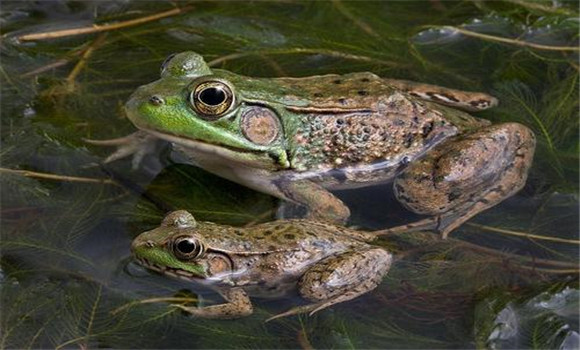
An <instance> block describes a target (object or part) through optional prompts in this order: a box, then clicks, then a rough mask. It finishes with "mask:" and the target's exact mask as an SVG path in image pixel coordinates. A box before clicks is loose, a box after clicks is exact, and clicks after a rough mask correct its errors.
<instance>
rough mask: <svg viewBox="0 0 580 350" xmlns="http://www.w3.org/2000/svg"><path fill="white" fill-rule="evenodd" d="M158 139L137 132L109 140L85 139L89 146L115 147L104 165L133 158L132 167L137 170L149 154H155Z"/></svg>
mask: <svg viewBox="0 0 580 350" xmlns="http://www.w3.org/2000/svg"><path fill="white" fill-rule="evenodd" d="M156 140H157V139H156V138H155V137H154V136H152V135H149V134H147V133H145V132H143V131H137V132H135V133H132V134H130V135H127V136H124V137H119V138H116V139H109V140H92V139H86V138H83V141H85V142H86V143H88V144H91V145H96V146H113V147H117V150H116V151H115V152H113V153H112V154H111V155H109V156H108V157H107V158H105V160H104V161H103V163H104V164H107V163H111V162H114V161H116V160H119V159H123V158H126V157H129V156H132V160H131V165H132V168H133V169H136V168H138V167H139V165H140V164H141V161H142V160H143V158H144V157H145V155H146V154H148V153H153V151H154V149H155V144H156V142H155V141H156Z"/></svg>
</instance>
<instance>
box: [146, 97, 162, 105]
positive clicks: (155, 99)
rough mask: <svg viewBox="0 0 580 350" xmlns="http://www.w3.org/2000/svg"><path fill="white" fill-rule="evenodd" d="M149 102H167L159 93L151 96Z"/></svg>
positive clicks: (156, 103)
mask: <svg viewBox="0 0 580 350" xmlns="http://www.w3.org/2000/svg"><path fill="white" fill-rule="evenodd" d="M149 103H151V104H152V105H154V106H161V105H162V104H164V103H165V100H163V99H162V98H161V97H159V96H157V95H153V96H151V97H150V98H149Z"/></svg>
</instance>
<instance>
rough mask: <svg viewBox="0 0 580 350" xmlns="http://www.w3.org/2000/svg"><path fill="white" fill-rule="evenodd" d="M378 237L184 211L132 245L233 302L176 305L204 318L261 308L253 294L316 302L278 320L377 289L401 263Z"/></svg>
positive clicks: (139, 254)
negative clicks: (199, 218)
mask: <svg viewBox="0 0 580 350" xmlns="http://www.w3.org/2000/svg"><path fill="white" fill-rule="evenodd" d="M375 238H376V235H373V234H372V233H365V232H360V231H356V230H350V229H347V228H344V227H339V226H334V225H331V224H326V223H320V222H315V221H310V220H300V219H295V220H280V221H274V222H269V223H265V224H260V225H256V226H253V227H250V228H236V227H231V226H223V225H217V224H213V223H209V222H196V221H195V219H194V218H193V216H192V215H191V214H190V213H188V212H187V211H184V210H180V211H175V212H172V213H170V214H168V215H167V216H166V217H165V219H164V220H163V222H162V224H161V226H160V227H158V228H155V229H153V230H151V231H148V232H144V233H142V234H140V235H139V236H137V237H136V238H135V239H134V240H133V243H132V246H131V250H132V252H133V255H134V256H135V258H136V259H137V260H138V261H139V262H140V263H141V264H142V265H143V266H145V267H146V268H149V269H151V270H154V271H157V272H160V273H162V274H165V275H169V276H173V277H177V278H181V279H185V280H187V281H195V282H198V283H202V284H205V285H208V286H210V287H211V288H213V289H215V290H216V291H218V292H219V293H220V294H221V295H222V296H223V298H224V299H225V300H226V302H225V303H223V304H218V305H211V306H205V307H186V306H179V305H175V306H176V307H179V308H181V309H183V310H185V311H187V312H188V313H190V314H192V315H194V316H197V317H203V318H236V317H242V316H248V315H250V314H251V313H252V311H253V307H252V303H251V301H250V297H249V295H256V296H262V297H276V296H280V295H283V294H285V293H287V292H289V291H292V290H298V293H299V294H300V295H301V296H302V297H303V298H304V299H306V300H308V301H310V302H311V303H310V304H307V305H303V306H298V307H295V308H293V309H290V310H289V311H287V312H284V313H282V314H279V315H276V316H274V317H272V318H271V319H274V318H277V317H282V316H289V315H294V314H298V313H305V312H308V313H310V314H312V313H315V312H317V311H319V310H322V309H324V308H326V307H329V306H331V305H334V304H337V303H341V302H344V301H347V300H351V299H354V298H356V297H358V296H360V295H362V294H364V293H367V292H369V291H371V290H373V289H375V288H376V287H377V285H378V284H379V283H380V282H381V280H382V278H383V277H384V276H385V275H386V274H387V272H388V271H389V268H390V266H391V262H392V260H393V257H392V255H391V254H390V253H389V252H387V251H386V250H384V249H383V248H379V247H377V246H372V245H370V244H369V243H368V242H370V241H372V240H374V239H375Z"/></svg>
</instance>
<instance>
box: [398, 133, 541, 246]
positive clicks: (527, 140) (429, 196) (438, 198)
mask: <svg viewBox="0 0 580 350" xmlns="http://www.w3.org/2000/svg"><path fill="white" fill-rule="evenodd" d="M534 148H535V137H534V134H533V133H532V132H531V131H530V130H529V129H528V128H527V127H525V126H523V125H521V124H517V123H505V124H498V125H492V126H490V127H487V128H485V129H483V130H480V131H478V132H475V133H473V134H470V135H468V136H466V137H463V138H460V139H456V140H450V141H449V142H446V143H444V144H442V145H440V146H438V147H436V148H435V149H433V150H431V151H429V153H428V154H427V155H426V156H425V157H424V158H423V159H421V160H419V161H418V162H416V163H413V164H412V165H411V166H409V168H407V169H406V170H405V171H404V172H403V173H402V174H400V175H399V176H398V177H397V178H396V179H395V181H394V190H395V195H396V196H397V199H398V200H399V201H400V202H401V203H402V204H403V205H404V206H405V207H407V208H408V209H410V210H412V211H414V212H416V213H419V214H427V215H436V216H438V217H439V218H440V219H439V220H438V221H439V227H438V229H439V230H440V231H441V232H442V233H443V235H444V236H446V235H447V233H449V232H450V231H451V230H453V229H455V228H456V227H457V226H459V225H460V224H462V223H463V222H465V221H466V220H468V219H469V218H471V217H472V216H474V215H476V214H477V213H479V212H481V211H482V210H485V209H487V208H489V207H492V206H494V205H496V204H497V203H499V202H501V201H502V200H504V199H505V198H507V197H509V196H511V195H513V194H514V193H516V192H517V191H519V190H520V189H521V188H522V187H523V186H524V184H525V182H526V178H527V174H528V170H529V168H530V165H531V163H532V157H533V154H534Z"/></svg>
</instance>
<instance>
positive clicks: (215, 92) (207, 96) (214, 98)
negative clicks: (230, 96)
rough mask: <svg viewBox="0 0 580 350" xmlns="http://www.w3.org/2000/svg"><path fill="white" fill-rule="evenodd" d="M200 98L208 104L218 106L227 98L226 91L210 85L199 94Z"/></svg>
mask: <svg viewBox="0 0 580 350" xmlns="http://www.w3.org/2000/svg"><path fill="white" fill-rule="evenodd" d="M199 99H200V100H201V102H203V103H205V104H206V105H210V106H217V105H219V104H221V103H223V102H224V101H225V100H226V93H225V92H224V90H222V89H220V88H216V87H210V88H207V89H205V90H203V91H202V92H201V93H200V94H199Z"/></svg>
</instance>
